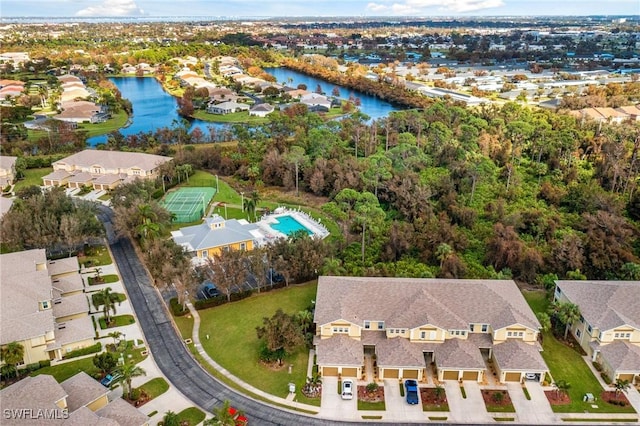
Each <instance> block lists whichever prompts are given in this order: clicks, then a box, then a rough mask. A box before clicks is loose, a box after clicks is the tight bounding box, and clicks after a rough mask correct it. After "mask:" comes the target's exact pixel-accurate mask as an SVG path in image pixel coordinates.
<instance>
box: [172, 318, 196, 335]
mask: <svg viewBox="0 0 640 426" xmlns="http://www.w3.org/2000/svg"><path fill="white" fill-rule="evenodd" d="M173 320H174V321H175V322H176V326H177V327H178V330H180V335H181V336H182V340H185V339H191V336H192V335H193V317H192V316H191V315H189V314H187V315H183V316H181V317H173Z"/></svg>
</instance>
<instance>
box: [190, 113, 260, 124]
mask: <svg viewBox="0 0 640 426" xmlns="http://www.w3.org/2000/svg"><path fill="white" fill-rule="evenodd" d="M193 117H194V118H197V119H199V120H204V121H209V122H213V123H247V124H264V123H268V122H269V119H268V118H267V117H257V116H253V115H249V112H248V111H240V112H233V113H231V114H209V113H208V112H206V111H203V110H198V111H196V112H194V114H193Z"/></svg>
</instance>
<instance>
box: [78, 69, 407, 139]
mask: <svg viewBox="0 0 640 426" xmlns="http://www.w3.org/2000/svg"><path fill="white" fill-rule="evenodd" d="M265 71H267V72H268V73H270V74H272V75H273V76H274V77H275V78H276V79H277V81H278V82H280V83H281V82H285V84H288V85H290V86H294V87H295V86H297V85H298V84H306V85H307V88H308V90H311V91H315V90H316V87H317V86H318V85H320V87H321V88H322V91H323V92H325V93H327V94H331V93H332V92H333V89H334V87H338V89H339V90H340V98H342V99H349V96H351V95H353V96H354V97H357V98H359V99H360V111H362V112H363V113H364V114H366V115H368V116H369V117H370V118H371V119H374V120H375V119H378V118H381V117H386V116H387V115H389V113H390V112H392V111H397V110H399V109H400V108H398V107H395V106H393V105H391V104H390V103H389V102H385V101H383V100H381V99H378V98H376V97H375V96H370V95H367V94H364V93H360V92H357V91H354V90H351V89H346V88H344V87H341V86H336V85H334V84H329V83H327V82H326V81H324V80H320V79H318V78H315V77H310V76H308V75H305V74H302V73H299V72H297V71H293V70H290V69H287V68H266V69H265ZM289 78H291V79H292V82H289ZM110 80H111V81H112V82H113V83H114V84H115V85H116V87H117V88H118V90H120V93H121V94H122V97H123V98H125V99H128V100H129V101H130V102H131V104H132V106H133V115H132V116H131V117H130V123H129V125H128V126H126V127H123V128H121V129H120V133H122V134H123V135H124V136H128V135H134V134H137V133H140V132H150V131H155V130H156V129H159V128H162V127H175V126H176V124H177V123H181V121H180V120H181V117H180V116H179V115H178V102H177V101H176V99H175V98H174V97H173V96H171V95H169V94H168V93H167V92H165V91H164V89H163V88H162V85H161V84H160V83H159V82H158V81H157V80H156V79H155V78H150V77H145V78H137V77H113V78H111V79H110ZM189 122H190V127H189V131H192V130H193V129H195V128H199V129H200V130H202V132H203V133H204V134H205V135H209V134H210V132H209V129H210V128H214V129H216V130H221V129H223V128H226V127H228V125H227V124H221V123H211V122H207V121H203V120H189ZM106 142H107V135H100V136H94V137H92V138H89V139H88V140H87V143H88V144H89V145H90V146H95V145H97V144H99V143H106Z"/></svg>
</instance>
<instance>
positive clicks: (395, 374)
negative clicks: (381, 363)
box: [383, 368, 400, 379]
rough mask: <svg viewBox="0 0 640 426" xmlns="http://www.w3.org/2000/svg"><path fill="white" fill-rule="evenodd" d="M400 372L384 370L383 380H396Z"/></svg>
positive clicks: (392, 369)
mask: <svg viewBox="0 0 640 426" xmlns="http://www.w3.org/2000/svg"><path fill="white" fill-rule="evenodd" d="M399 374H400V370H398V369H397V368H389V369H385V370H384V377H383V378H384V379H397V378H398V377H399Z"/></svg>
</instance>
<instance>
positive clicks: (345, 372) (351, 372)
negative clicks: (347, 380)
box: [342, 368, 358, 377]
mask: <svg viewBox="0 0 640 426" xmlns="http://www.w3.org/2000/svg"><path fill="white" fill-rule="evenodd" d="M357 375H358V369H357V368H342V377H356V376H357Z"/></svg>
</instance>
